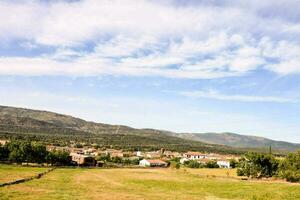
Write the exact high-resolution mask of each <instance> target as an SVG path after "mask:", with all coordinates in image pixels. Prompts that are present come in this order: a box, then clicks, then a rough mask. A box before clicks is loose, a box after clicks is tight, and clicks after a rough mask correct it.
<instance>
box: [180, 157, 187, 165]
mask: <svg viewBox="0 0 300 200" xmlns="http://www.w3.org/2000/svg"><path fill="white" fill-rule="evenodd" d="M187 161H189V159H188V158H181V159H180V161H179V162H180V164H184V163H185V162H187Z"/></svg>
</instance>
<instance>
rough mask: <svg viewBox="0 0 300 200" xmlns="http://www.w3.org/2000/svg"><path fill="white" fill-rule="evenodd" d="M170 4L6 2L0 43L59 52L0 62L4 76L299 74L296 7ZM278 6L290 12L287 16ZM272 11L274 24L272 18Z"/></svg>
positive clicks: (0, 11)
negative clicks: (254, 72) (257, 71)
mask: <svg viewBox="0 0 300 200" xmlns="http://www.w3.org/2000/svg"><path fill="white" fill-rule="evenodd" d="M170 2H171V3H170ZM170 2H168V3H165V4H162V3H158V2H157V1H129V0H128V1H127V0H124V1H108V0H103V1H97V0H85V1H75V2H72V3H71V2H66V1H54V2H48V3H45V2H40V1H29V2H27V1H2V2H0V18H1V19H5V20H0V40H1V41H2V43H3V42H6V43H8V44H9V45H14V44H10V42H12V41H18V40H20V41H21V42H22V44H23V45H20V46H23V47H24V48H27V49H28V48H29V50H30V48H31V47H33V48H34V49H37V48H39V46H48V47H51V48H54V49H56V52H55V53H53V54H47V55H44V54H42V55H33V56H32V57H31V58H30V57H26V58H24V57H0V74H2V75H8V74H9V75H58V74H59V75H67V76H70V75H71V76H82V75H89V76H97V75H102V74H117V75H124V74H125V75H142V76H145V75H147V76H165V77H176V78H219V77H227V76H241V75H244V74H246V73H249V72H251V71H253V70H257V69H260V68H264V69H267V70H271V71H274V72H276V73H278V74H283V75H286V74H293V73H300V64H299V63H300V61H299V57H300V39H299V38H297V37H293V36H294V35H295V36H296V35H299V34H300V29H299V27H300V25H299V20H298V21H297V20H295V17H293V16H296V15H297V12H293V11H294V9H296V8H297V6H296V5H294V3H293V2H292V1H285V2H284V3H283V2H282V1H280V2H279V3H276V4H274V3H273V2H272V1H265V2H264V3H263V4H260V2H257V1H255V2H251V3H245V2H244V1H237V2H236V4H235V5H232V4H231V3H228V2H227V1H224V2H223V3H222V4H221V5H213V4H212V3H206V4H203V3H199V2H198V3H196V5H194V4H188V5H187V6H182V5H178V4H177V6H174V1H170ZM172 3H173V4H172ZM280 5H281V6H283V8H285V9H288V10H287V11H290V10H291V12H288V13H287V14H284V13H282V12H281V11H280V10H279V9H278V8H279V7H280ZM290 5H294V6H290ZM268 9H269V11H270V12H274V15H275V17H268V15H267V14H268V12H267V11H268ZM292 13H294V14H292ZM91 44H92V46H95V47H91V49H92V50H85V49H86V48H87V46H89V45H91ZM89 48H90V47H89ZM270 60H271V61H270Z"/></svg>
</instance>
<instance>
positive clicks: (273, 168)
mask: <svg viewBox="0 0 300 200" xmlns="http://www.w3.org/2000/svg"><path fill="white" fill-rule="evenodd" d="M278 164H279V162H278V160H276V159H275V157H274V156H273V155H270V154H262V153H254V152H250V153H247V154H245V155H244V156H243V157H242V158H241V159H240V160H239V164H238V169H237V175H239V176H247V177H252V178H261V177H272V176H274V175H276V174H277V173H278Z"/></svg>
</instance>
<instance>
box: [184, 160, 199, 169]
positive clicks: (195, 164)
mask: <svg viewBox="0 0 300 200" xmlns="http://www.w3.org/2000/svg"><path fill="white" fill-rule="evenodd" d="M186 164H187V167H189V168H200V167H201V164H200V163H199V162H198V161H196V160H191V161H189V162H187V163H186Z"/></svg>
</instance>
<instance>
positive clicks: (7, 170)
mask: <svg viewBox="0 0 300 200" xmlns="http://www.w3.org/2000/svg"><path fill="white" fill-rule="evenodd" d="M46 170H47V169H45V168H40V167H20V166H14V165H0V183H6V182H10V181H14V180H18V179H21V178H28V177H31V176H34V175H36V174H38V173H40V172H43V171H46Z"/></svg>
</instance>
